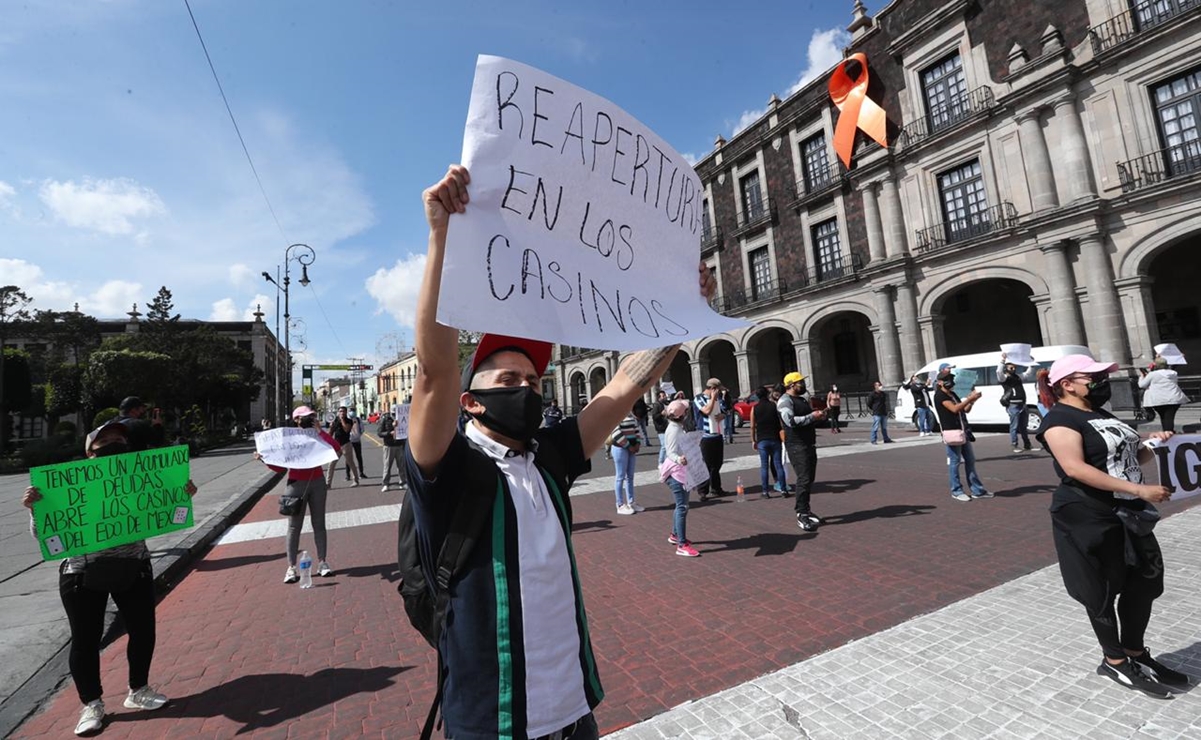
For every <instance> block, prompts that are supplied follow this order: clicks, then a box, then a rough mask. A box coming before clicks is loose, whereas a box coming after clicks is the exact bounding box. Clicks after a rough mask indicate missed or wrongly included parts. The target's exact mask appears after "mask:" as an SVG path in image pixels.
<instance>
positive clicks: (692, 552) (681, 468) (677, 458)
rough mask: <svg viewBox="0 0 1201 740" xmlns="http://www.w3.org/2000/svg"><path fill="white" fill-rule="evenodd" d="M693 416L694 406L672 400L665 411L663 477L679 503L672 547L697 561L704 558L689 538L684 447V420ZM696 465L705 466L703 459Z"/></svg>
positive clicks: (687, 461) (672, 522) (674, 521)
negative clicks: (698, 557) (665, 428)
mask: <svg viewBox="0 0 1201 740" xmlns="http://www.w3.org/2000/svg"><path fill="white" fill-rule="evenodd" d="M691 413H692V407H691V406H690V405H689V404H688V402H687V401H672V402H671V403H669V404H667V407H666V408H665V409H664V410H663V417H664V418H665V419H667V431H666V433H665V434H664V441H663V448H664V450H666V452H665V453H664V454H665V456H666V457H665V460H664V462H662V463H660V464H659V478H660V479H661V480H662V481H663V482H664V483H666V484H667V487H668V488H669V489H670V490H671V495H672V497H673V498H675V501H676V510H675V515H674V516H673V517H672V520H671V534H670V535H669V536H668V538H667V542H668V543H669V544H672V545H675V546H676V555H681V556H683V557H686V558H695V557H697V556H699V555H700V553H699V552H697V550H696V548H695V547H693V546H692V542H691V541H690V540H689V539H688V491H689V489H688V464H689V459H688V456H687V455H685V454H684V450H683V447H682V445H681V441H682V438H683V436H684V434H685V431H684V424H683V420H684V417H686V416H689V415H690V414H691ZM692 464H693V465H700V464H702V461H701V460H693V461H692Z"/></svg>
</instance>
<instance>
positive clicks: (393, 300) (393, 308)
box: [366, 253, 425, 329]
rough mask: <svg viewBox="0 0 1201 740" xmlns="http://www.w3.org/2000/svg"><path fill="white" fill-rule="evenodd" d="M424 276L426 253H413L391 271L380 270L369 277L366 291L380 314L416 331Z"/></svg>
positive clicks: (397, 263) (398, 262) (399, 261)
mask: <svg viewBox="0 0 1201 740" xmlns="http://www.w3.org/2000/svg"><path fill="white" fill-rule="evenodd" d="M424 274H425V254H424V253H420V254H411V255H409V256H408V257H405V258H404V259H399V260H396V265H395V266H393V267H392V268H391V269H390V270H385V269H384V268H382V267H381V268H380V269H378V270H376V272H375V274H374V275H372V276H371V277H369V278H367V283H366V287H367V292H368V293H369V294H370V295H371V297H372V298H374V299H375V301H376V303H377V304H378V309H377V312H382V311H387V312H388V313H389V314H390V315H391V316H392V318H394V319H396V323H398V324H400V325H401V326H405V327H408V328H410V329H411V328H413V327H414V325H415V324H416V322H417V293H418V292H419V291H420V290H421V281H422V277H423V276H424Z"/></svg>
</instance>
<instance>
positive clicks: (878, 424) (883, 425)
mask: <svg viewBox="0 0 1201 740" xmlns="http://www.w3.org/2000/svg"><path fill="white" fill-rule="evenodd" d="M876 432H881V433H883V435H884V441H885V442H891V441H892V438H891V437H889V436H888V417H887V416H873V417H872V442H875V441H876Z"/></svg>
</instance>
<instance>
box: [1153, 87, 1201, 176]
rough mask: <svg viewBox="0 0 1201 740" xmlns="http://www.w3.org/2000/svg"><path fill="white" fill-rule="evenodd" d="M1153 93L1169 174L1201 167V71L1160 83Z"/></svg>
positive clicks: (1165, 162) (1191, 170) (1181, 172)
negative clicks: (1199, 120) (1200, 129)
mask: <svg viewBox="0 0 1201 740" xmlns="http://www.w3.org/2000/svg"><path fill="white" fill-rule="evenodd" d="M1151 94H1152V96H1153V97H1154V99H1155V113H1156V118H1157V120H1158V121H1159V135H1160V138H1161V139H1162V140H1163V144H1164V149H1165V150H1166V151H1165V152H1164V160H1165V161H1164V166H1166V167H1167V169H1168V175H1169V176H1171V175H1179V174H1183V173H1186V172H1196V171H1197V170H1201V136H1199V135H1198V134H1199V132H1198V126H1197V116H1198V115H1199V114H1201V70H1193V71H1192V72H1189V73H1187V74H1183V75H1181V76H1179V77H1177V78H1176V79H1174V80H1169V81H1167V82H1165V83H1163V84H1162V85H1157V86H1156V87H1155V88H1154V89H1153V90H1152V91H1151Z"/></svg>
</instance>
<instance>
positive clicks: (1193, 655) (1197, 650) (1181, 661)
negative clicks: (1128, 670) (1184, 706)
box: [1152, 642, 1201, 694]
mask: <svg viewBox="0 0 1201 740" xmlns="http://www.w3.org/2000/svg"><path fill="white" fill-rule="evenodd" d="M1152 655H1153V656H1154V657H1155V659H1156V660H1158V661H1159V662H1160V663H1163V664H1164V665H1166V666H1167V667H1168V668H1173V669H1175V670H1177V671H1180V672H1181V673H1184V674H1187V675H1188V676H1189V677H1190V678H1191V679H1192V680H1193V683H1192V685H1190V686H1189V687H1188V688H1187V689H1177V690H1176V691H1175V693H1177V694H1188V693H1191V692H1192V691H1193V689H1195V688H1197V682H1198V681H1199V680H1201V676H1198V675H1197V672H1196V671H1195V670H1192V666H1194V665H1196V664H1197V663H1198V661H1201V642H1194V643H1193V644H1192V645H1189V646H1188V647H1184V648H1180V649H1179V650H1173V651H1172V652H1170V653H1152ZM1164 658H1167V660H1164Z"/></svg>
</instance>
